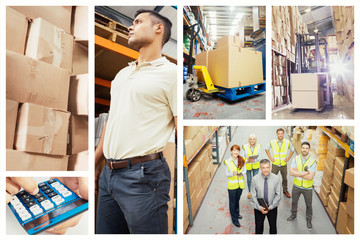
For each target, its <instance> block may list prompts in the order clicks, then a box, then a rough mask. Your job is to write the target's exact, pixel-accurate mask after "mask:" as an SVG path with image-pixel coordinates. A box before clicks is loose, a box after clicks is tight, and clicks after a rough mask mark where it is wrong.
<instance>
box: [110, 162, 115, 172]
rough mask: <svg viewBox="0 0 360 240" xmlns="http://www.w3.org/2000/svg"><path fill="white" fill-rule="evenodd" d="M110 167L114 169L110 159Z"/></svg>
mask: <svg viewBox="0 0 360 240" xmlns="http://www.w3.org/2000/svg"><path fill="white" fill-rule="evenodd" d="M110 169H112V170H113V169H114V166H113V162H112V161H110Z"/></svg>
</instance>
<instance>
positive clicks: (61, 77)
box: [6, 51, 70, 111]
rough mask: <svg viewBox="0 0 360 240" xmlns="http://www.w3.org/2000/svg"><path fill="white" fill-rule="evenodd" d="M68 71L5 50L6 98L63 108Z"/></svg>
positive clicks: (65, 108) (66, 96) (68, 76)
mask: <svg viewBox="0 0 360 240" xmlns="http://www.w3.org/2000/svg"><path fill="white" fill-rule="evenodd" d="M69 81H70V73H69V72H68V71H66V70H65V69H61V68H58V67H55V66H53V65H51V64H48V63H45V62H42V61H37V60H35V59H32V58H30V57H27V56H24V55H21V54H18V53H15V52H12V51H6V98H7V99H11V100H14V101H17V102H23V103H24V102H30V103H35V104H39V105H43V106H46V107H49V108H54V109H58V110H63V111H66V110H67V107H68V94H69Z"/></svg>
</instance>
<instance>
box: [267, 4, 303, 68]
mask: <svg viewBox="0 0 360 240" xmlns="http://www.w3.org/2000/svg"><path fill="white" fill-rule="evenodd" d="M296 33H299V34H305V33H309V32H308V30H307V25H306V24H305V23H304V22H303V21H302V17H301V14H300V13H299V9H298V7H297V6H273V7H272V38H271V47H272V49H274V50H276V51H277V52H279V53H281V54H282V55H284V56H287V58H288V59H290V60H291V61H293V62H294V61H295V47H296Z"/></svg>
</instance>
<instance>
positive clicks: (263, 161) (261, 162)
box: [260, 158, 271, 165]
mask: <svg viewBox="0 0 360 240" xmlns="http://www.w3.org/2000/svg"><path fill="white" fill-rule="evenodd" d="M270 163H271V162H270V160H269V159H266V158H264V159H261V160H260V165H261V164H270Z"/></svg>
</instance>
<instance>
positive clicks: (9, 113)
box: [6, 99, 19, 149]
mask: <svg viewBox="0 0 360 240" xmlns="http://www.w3.org/2000/svg"><path fill="white" fill-rule="evenodd" d="M18 107H19V103H18V102H15V101H13V100H9V99H6V148H7V149H13V148H14V138H15V128H16V119H17V114H18Z"/></svg>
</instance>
